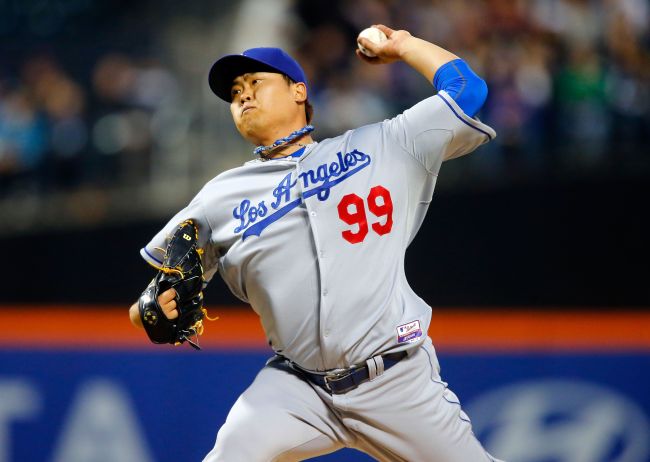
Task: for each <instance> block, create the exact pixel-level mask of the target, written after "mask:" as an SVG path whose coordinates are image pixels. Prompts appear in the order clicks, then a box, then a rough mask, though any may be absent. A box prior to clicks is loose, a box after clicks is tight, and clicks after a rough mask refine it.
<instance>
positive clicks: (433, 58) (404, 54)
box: [357, 24, 458, 82]
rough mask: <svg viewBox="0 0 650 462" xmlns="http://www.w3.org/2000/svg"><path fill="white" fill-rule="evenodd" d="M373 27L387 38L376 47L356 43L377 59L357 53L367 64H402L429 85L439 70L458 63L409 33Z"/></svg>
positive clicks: (368, 42)
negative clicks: (418, 74)
mask: <svg viewBox="0 0 650 462" xmlns="http://www.w3.org/2000/svg"><path fill="white" fill-rule="evenodd" d="M372 27H376V28H377V29H380V30H381V31H382V32H383V33H384V34H386V37H387V38H388V40H386V41H384V42H382V43H379V44H377V43H374V42H371V41H370V40H368V39H365V38H359V39H358V41H359V42H360V43H361V45H363V46H364V47H365V48H366V49H368V50H370V51H372V52H373V53H374V54H375V55H377V56H376V57H374V58H369V57H368V56H366V55H364V54H363V53H361V51H359V50H357V56H359V57H360V58H361V59H363V60H364V61H366V62H367V63H370V64H388V63H392V62H395V61H404V62H405V63H406V64H408V65H409V66H411V67H412V68H413V69H415V70H416V71H418V72H419V73H420V74H422V75H423V76H424V78H426V79H427V80H428V81H429V82H432V81H433V77H434V75H435V74H436V71H437V70H438V69H439V68H440V67H442V66H443V65H444V64H447V63H448V62H451V61H453V60H454V59H458V56H456V55H455V54H453V53H451V52H450V51H447V50H445V49H444V48H441V47H439V46H438V45H434V44H433V43H430V42H427V41H426V40H422V39H419V38H417V37H413V36H412V35H411V33H410V32H408V31H405V30H393V29H391V28H390V27H387V26H384V25H382V24H378V25H374V26H372Z"/></svg>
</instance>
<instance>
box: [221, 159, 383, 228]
mask: <svg viewBox="0 0 650 462" xmlns="http://www.w3.org/2000/svg"><path fill="white" fill-rule="evenodd" d="M370 161H371V159H370V156H369V155H368V154H365V153H363V152H361V151H358V150H357V149H355V150H353V151H352V152H348V153H345V154H342V153H340V152H339V153H337V154H336V160H335V161H333V162H330V163H326V164H321V165H319V166H318V167H316V168H315V169H313V170H306V171H304V172H301V173H299V174H298V175H294V172H292V173H288V174H287V175H286V176H285V177H284V178H283V179H282V180H281V181H280V183H278V185H277V186H276V187H275V188H274V189H273V191H272V195H273V198H274V199H272V200H269V201H268V203H267V201H266V200H263V201H261V202H260V203H259V204H257V205H256V206H255V205H252V204H251V201H250V200H249V199H244V200H242V201H241V203H240V204H239V206H237V207H235V208H234V210H233V211H232V215H233V217H234V218H235V219H237V220H239V225H238V226H237V227H236V228H235V230H234V232H235V233H240V232H242V231H244V234H243V235H242V240H245V239H246V238H247V237H249V236H259V235H260V234H262V231H263V230H264V229H265V228H266V227H267V226H269V225H270V224H271V223H273V222H274V221H277V220H279V219H280V218H282V217H283V216H285V215H286V214H287V213H289V212H290V211H291V210H293V209H294V208H296V207H297V206H299V205H300V204H301V203H302V202H303V201H304V200H305V199H307V198H309V197H311V196H314V195H315V196H316V197H318V199H319V200H321V201H325V200H327V199H328V198H329V196H330V189H331V188H333V187H334V186H336V185H337V184H339V183H341V182H342V181H344V180H346V179H347V178H350V177H351V176H352V175H354V174H355V173H358V172H359V171H361V170H362V169H364V168H366V167H367V166H368V165H370ZM298 182H301V185H302V189H303V193H302V196H300V197H298V198H296V199H294V200H291V191H292V190H293V189H294V188H295V187H296V185H298Z"/></svg>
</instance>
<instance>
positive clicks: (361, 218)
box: [338, 194, 368, 244]
mask: <svg viewBox="0 0 650 462" xmlns="http://www.w3.org/2000/svg"><path fill="white" fill-rule="evenodd" d="M338 209H339V217H340V218H341V220H343V221H344V222H345V223H347V224H348V225H357V226H358V228H359V229H358V230H357V232H356V233H355V232H352V231H350V230H346V231H343V232H342V233H341V234H342V235H343V239H345V240H346V241H348V242H350V243H351V244H358V243H359V242H361V241H363V240H364V239H365V238H366V235H367V234H368V220H367V218H366V209H365V207H364V206H363V199H361V198H360V197H359V196H357V195H356V194H347V195H345V196H343V199H341V202H339V205H338ZM350 209H352V211H350Z"/></svg>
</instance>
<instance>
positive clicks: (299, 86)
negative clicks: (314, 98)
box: [293, 82, 307, 103]
mask: <svg viewBox="0 0 650 462" xmlns="http://www.w3.org/2000/svg"><path fill="white" fill-rule="evenodd" d="M293 98H294V100H295V101H296V103H304V102H305V101H307V87H306V86H305V84H304V83H302V82H298V83H294V84H293Z"/></svg>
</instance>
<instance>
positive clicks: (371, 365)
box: [366, 358, 380, 380]
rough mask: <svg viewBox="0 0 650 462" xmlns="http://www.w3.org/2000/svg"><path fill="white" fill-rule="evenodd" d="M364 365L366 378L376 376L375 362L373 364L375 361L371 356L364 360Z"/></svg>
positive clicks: (372, 378) (371, 378)
mask: <svg viewBox="0 0 650 462" xmlns="http://www.w3.org/2000/svg"><path fill="white" fill-rule="evenodd" d="M366 366H368V379H370V380H374V379H375V377H377V376H378V375H380V374H378V373H377V364H375V361H373V358H370V359H369V360H367V361H366Z"/></svg>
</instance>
